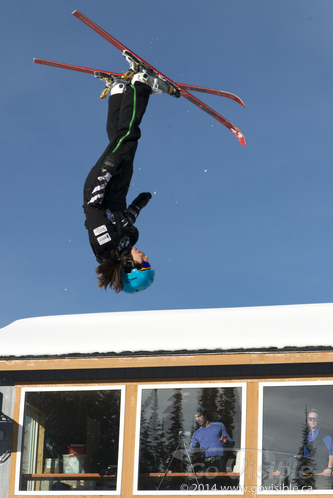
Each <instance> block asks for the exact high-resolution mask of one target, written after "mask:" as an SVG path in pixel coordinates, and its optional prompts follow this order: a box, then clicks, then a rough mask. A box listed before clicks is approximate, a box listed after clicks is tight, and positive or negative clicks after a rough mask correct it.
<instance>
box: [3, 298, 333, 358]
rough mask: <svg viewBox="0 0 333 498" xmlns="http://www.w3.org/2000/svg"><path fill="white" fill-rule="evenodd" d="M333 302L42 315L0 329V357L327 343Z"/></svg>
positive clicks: (332, 336)
mask: <svg viewBox="0 0 333 498" xmlns="http://www.w3.org/2000/svg"><path fill="white" fill-rule="evenodd" d="M332 344H333V304H305V305H292V306H267V307H248V308H218V309H193V310H166V311H133V312H117V313H97V314H83V315H60V316H44V317H38V318H26V319H23V320H17V321H15V322H13V323H11V324H10V325H8V326H6V327H3V328H2V329H0V357H1V358H6V357H13V356H14V357H21V356H28V357H31V356H32V357H36V356H44V355H47V356H48V355H50V356H55V355H72V354H82V355H87V354H88V355H89V354H108V353H110V354H122V353H128V354H129V353H130V352H131V353H134V354H138V353H139V352H143V351H144V352H147V354H153V353H154V352H156V353H159V354H160V353H161V351H164V352H170V353H171V352H176V351H182V352H183V353H184V352H192V353H193V352H195V351H201V352H203V351H206V352H209V351H212V352H214V351H216V350H218V351H220V352H221V351H222V352H227V351H235V350H236V351H237V350H245V351H246V350H251V351H253V350H258V351H260V350H261V351H262V350H263V349H267V348H269V349H270V348H277V349H278V350H281V349H284V348H289V347H291V348H296V349H303V348H314V349H317V348H318V347H324V348H330V347H332Z"/></svg>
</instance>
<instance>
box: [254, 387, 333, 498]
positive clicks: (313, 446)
mask: <svg viewBox="0 0 333 498" xmlns="http://www.w3.org/2000/svg"><path fill="white" fill-rule="evenodd" d="M260 409H261V417H260V419H261V420H260V425H259V444H258V448H259V450H262V452H260V451H259V454H260V453H261V455H262V457H261V468H260V472H259V474H260V475H259V483H258V484H259V489H260V491H262V492H265V493H267V492H271V493H274V492H278V493H281V492H285V493H286V494H290V493H292V492H295V493H297V492H298V493H299V492H300V490H302V491H306V492H307V494H309V493H310V494H311V492H312V491H314V492H315V490H322V492H321V493H323V490H325V493H324V494H332V493H333V491H332V487H333V481H332V470H331V468H332V467H333V439H332V428H333V418H332V413H333V382H332V381H316V382H293V383H291V382H285V383H283V384H281V383H263V384H261V385H260ZM259 460H260V459H259Z"/></svg>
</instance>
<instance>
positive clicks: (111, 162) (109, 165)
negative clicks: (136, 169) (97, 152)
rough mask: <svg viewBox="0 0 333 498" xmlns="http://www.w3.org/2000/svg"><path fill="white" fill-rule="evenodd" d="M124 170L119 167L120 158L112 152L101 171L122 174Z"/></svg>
mask: <svg viewBox="0 0 333 498" xmlns="http://www.w3.org/2000/svg"><path fill="white" fill-rule="evenodd" d="M122 171H123V170H122V169H121V168H120V167H119V160H118V159H117V158H116V157H115V156H114V155H113V154H112V153H111V154H108V155H107V156H106V158H105V159H104V161H103V163H102V166H101V172H102V173H104V172H107V173H110V175H111V176H115V175H120V173H121V172H122Z"/></svg>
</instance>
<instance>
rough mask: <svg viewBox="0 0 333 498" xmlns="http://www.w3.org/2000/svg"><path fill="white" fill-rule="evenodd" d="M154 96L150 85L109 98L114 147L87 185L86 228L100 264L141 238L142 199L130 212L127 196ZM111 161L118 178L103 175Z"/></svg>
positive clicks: (136, 86) (109, 128)
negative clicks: (137, 223) (142, 127)
mask: <svg viewBox="0 0 333 498" xmlns="http://www.w3.org/2000/svg"><path fill="white" fill-rule="evenodd" d="M150 92H151V89H150V87H149V86H148V85H146V84H144V83H140V82H136V83H135V84H134V85H127V87H126V90H125V92H124V93H118V94H115V95H111V96H110V97H109V110H108V118H107V134H108V137H109V141H110V143H109V145H108V146H107V148H106V149H105V151H104V153H103V154H102V156H101V157H100V159H99V160H98V161H97V163H96V164H95V166H94V167H93V168H92V169H91V171H90V173H89V174H88V176H87V179H86V182H85V185H84V205H83V209H84V213H85V215H86V221H85V227H86V228H87V230H88V232H89V241H90V245H91V247H92V250H93V252H94V254H95V256H96V259H97V261H98V263H101V262H102V260H103V259H104V258H107V257H108V256H109V255H110V252H111V251H114V250H117V251H118V252H119V253H121V252H122V251H123V250H124V249H131V248H132V247H133V246H134V244H135V243H136V242H137V240H138V237H139V232H138V230H137V228H136V227H135V226H134V222H135V220H136V218H137V217H138V214H139V212H140V202H139V206H137V205H136V204H135V202H136V201H138V199H139V198H137V199H135V200H134V201H133V203H132V204H131V205H130V206H129V207H128V208H127V205H126V195H127V192H128V189H129V186H130V182H131V178H132V175H133V160H134V156H135V152H136V149H137V146H138V140H139V138H140V136H141V131H140V128H139V125H140V123H141V120H142V117H143V115H144V113H145V110H146V108H147V104H148V100H149V95H150ZM110 158H111V159H112V161H113V163H115V164H117V165H118V166H119V170H118V171H117V174H114V175H111V174H110V173H108V172H106V171H102V170H103V167H105V164H106V163H108V161H109V160H110ZM119 171H120V173H119ZM142 195H143V194H142ZM145 195H150V194H145ZM139 197H140V196H139ZM147 202H148V201H147Z"/></svg>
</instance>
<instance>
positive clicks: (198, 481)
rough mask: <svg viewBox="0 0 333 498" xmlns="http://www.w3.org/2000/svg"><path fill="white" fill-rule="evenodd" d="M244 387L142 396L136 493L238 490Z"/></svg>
mask: <svg viewBox="0 0 333 498" xmlns="http://www.w3.org/2000/svg"><path fill="white" fill-rule="evenodd" d="M241 406H242V387H225V386H224V387H221V386H213V385H210V386H209V387H201V386H198V387H192V386H191V387H189V386H185V387H184V386H182V387H179V388H170V387H164V386H159V387H158V388H155V387H153V386H149V387H147V388H143V389H142V391H141V414H140V418H141V420H140V442H139V465H138V469H137V481H136V482H137V489H138V491H152V490H155V491H159V492H165V491H181V492H182V493H184V491H185V492H186V491H188V492H191V493H193V491H204V492H205V493H206V492H207V491H214V492H216V491H221V494H223V492H225V491H226V490H228V491H233V490H235V491H237V490H239V481H240V478H239V469H238V468H236V466H235V463H236V459H237V453H238V452H239V448H240V445H241Z"/></svg>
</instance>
